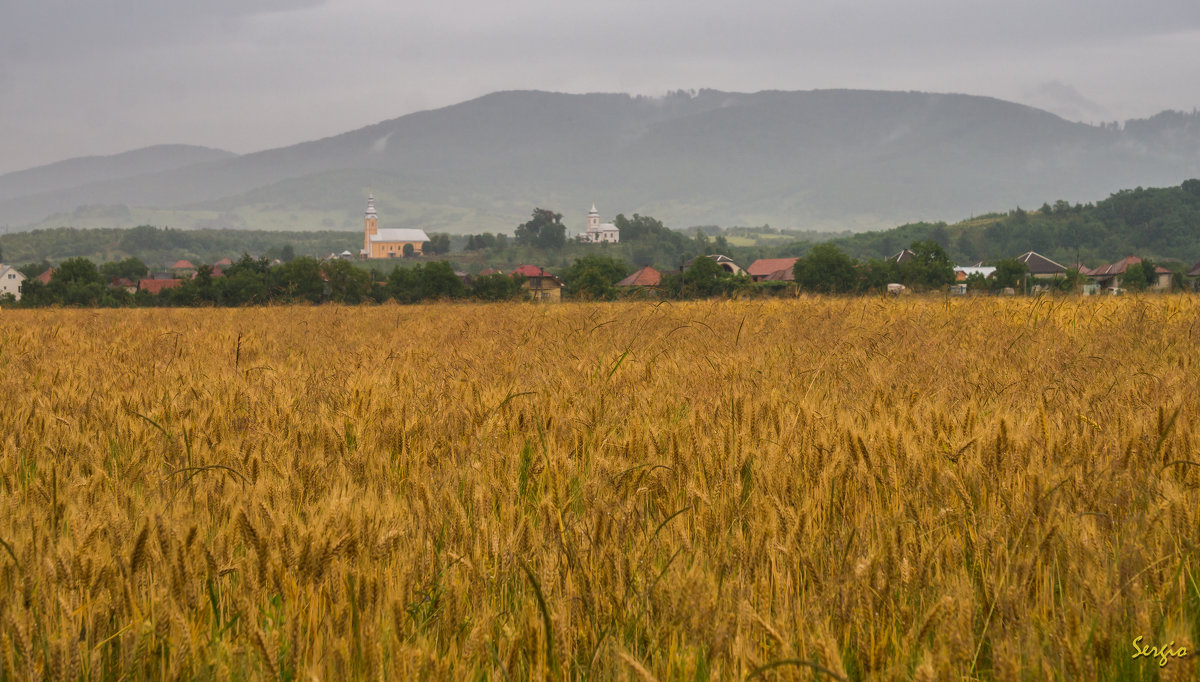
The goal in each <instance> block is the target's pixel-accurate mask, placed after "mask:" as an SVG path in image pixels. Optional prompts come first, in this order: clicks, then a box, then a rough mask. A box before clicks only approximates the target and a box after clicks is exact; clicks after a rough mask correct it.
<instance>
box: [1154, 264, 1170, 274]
mask: <svg viewBox="0 0 1200 682" xmlns="http://www.w3.org/2000/svg"><path fill="white" fill-rule="evenodd" d="M1154 274H1156V275H1169V274H1171V271H1170V270H1168V269H1166V268H1164V267H1163V266H1161V265H1157V266H1155V267H1154Z"/></svg>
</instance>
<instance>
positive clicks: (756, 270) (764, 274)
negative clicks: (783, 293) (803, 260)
mask: <svg viewBox="0 0 1200 682" xmlns="http://www.w3.org/2000/svg"><path fill="white" fill-rule="evenodd" d="M798 260H800V259H799V258H759V259H758V260H756V261H754V262H753V263H751V264H750V267H748V268H746V274H748V275H750V279H751V280H753V281H755V282H764V281H767V280H776V281H778V280H783V281H795V277H794V276H793V277H787V278H786V279H784V277H785V276H786V275H784V274H782V271H785V270H786V271H787V275H790V274H791V272H792V270H793V268H795V267H796V261H798ZM776 274H779V275H780V276H779V277H773V275H776Z"/></svg>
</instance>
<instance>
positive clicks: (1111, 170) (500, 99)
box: [0, 90, 1200, 233]
mask: <svg viewBox="0 0 1200 682" xmlns="http://www.w3.org/2000/svg"><path fill="white" fill-rule="evenodd" d="M1190 177H1200V115H1197V114H1196V113H1194V112H1193V113H1191V114H1182V113H1177V112H1164V113H1162V114H1159V115H1156V116H1154V117H1151V118H1149V119H1142V120H1135V121H1128V122H1126V123H1125V125H1124V126H1120V127H1118V126H1115V125H1110V126H1104V127H1097V126H1092V125H1087V124H1083V123H1072V122H1068V121H1065V120H1063V119H1061V118H1059V117H1057V116H1054V115H1053V114H1050V113H1047V112H1045V111H1041V110H1038V109H1034V108H1031V107H1027V106H1023V105H1019V104H1013V103H1010V102H1004V101H1001V100H996V99H992V98H987V97H976V96H967V95H946V94H928V93H915V92H908V93H905V92H876V91H848V90H823V91H806V92H760V93H755V94H738V93H725V92H717V91H710V90H705V91H700V92H698V93H690V94H689V93H677V94H674V95H669V96H667V97H664V98H647V97H631V96H627V95H618V94H589V95H567V94H554V93H546V92H499V93H494V94H491V95H487V96H484V97H481V98H478V99H475V100H471V101H468V102H464V103H462V104H458V105H454V106H450V107H446V108H443V109H437V110H433V111H425V112H419V113H414V114H410V115H407V116H403V117H400V118H397V119H392V120H389V121H384V122H382V123H378V124H375V125H372V126H367V127H365V128H361V129H359V130H354V131H351V132H347V133H344V134H342V135H337V136H334V137H330V138H325V139H322V140H316V141H312V142H305V143H302V144H297V145H294V146H291V147H285V148H280V149H272V150H268V151H263V152H258V153H254V154H246V155H242V156H237V155H234V154H231V153H229V152H223V151H219V150H212V149H205V148H200V147H189V146H183V145H172V146H159V147H151V148H148V149H144V150H138V151H133V152H128V153H125V154H120V155H116V156H109V157H90V158H86V159H74V160H69V161H64V162H60V163H56V164H52V165H49V166H43V167H40V168H36V169H30V170H26V171H20V172H16V173H9V174H6V175H0V226H7V227H8V229H10V230H11V229H24V228H32V227H56V226H60V225H69V226H76V227H132V226H133V225H136V224H139V223H151V224H156V225H160V226H163V225H170V226H172V227H231V228H259V229H271V228H275V229H301V230H303V229H331V228H332V229H337V228H346V229H358V228H359V226H360V225H361V222H360V220H361V210H362V206H363V204H364V198H365V193H366V191H367V188H371V189H373V190H374V192H375V194H376V196H377V197H378V201H377V204H378V205H379V209H380V213H381V220H382V222H383V223H384V224H386V225H387V226H389V227H421V228H423V229H425V230H426V231H427V232H441V231H446V232H457V233H465V232H483V231H492V232H497V231H500V232H510V233H511V231H512V229H513V228H514V227H515V226H516V225H517V224H518V223H520V222H523V221H524V220H525V219H527V218H528V215H529V213H530V212H531V211H532V210H533V208H534V207H535V206H538V207H545V208H552V209H554V210H557V211H559V212H562V213H564V214H565V221H566V222H567V224H568V226H569V227H571V228H572V229H581V228H582V221H583V216H584V214H585V213H586V211H587V209H588V208H590V206H591V204H592V202H593V201H595V202H596V204H597V207H598V208H600V210H601V212H602V214H604V215H605V216H606V217H611V216H612V215H613V214H615V213H618V212H620V213H625V214H626V215H629V214H632V213H641V214H643V215H653V216H655V217H657V218H659V219H661V220H663V221H664V222H665V223H666V224H668V225H669V226H671V227H676V228H684V227H688V226H692V225H723V226H732V225H762V224H764V223H769V224H770V225H771V226H773V227H780V228H789V229H811V230H843V229H849V230H863V229H881V228H886V227H891V226H893V225H896V224H899V223H903V222H909V221H916V220H930V221H935V220H947V221H953V220H958V219H961V218H965V217H967V216H969V215H972V214H978V213H982V212H988V211H996V210H1006V209H1009V208H1013V207H1015V206H1018V205H1020V206H1023V207H1027V208H1036V207H1037V206H1040V205H1041V204H1042V203H1043V202H1046V201H1049V202H1053V201H1054V200H1055V199H1060V198H1061V199H1067V200H1068V201H1071V202H1077V201H1093V200H1098V199H1102V198H1104V197H1106V196H1107V195H1108V194H1109V193H1111V192H1115V191H1117V190H1120V189H1124V188H1130V187H1135V186H1165V185H1177V184H1179V183H1180V182H1181V181H1183V180H1184V179H1187V178H1190Z"/></svg>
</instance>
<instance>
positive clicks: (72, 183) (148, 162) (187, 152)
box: [0, 144, 237, 201]
mask: <svg viewBox="0 0 1200 682" xmlns="http://www.w3.org/2000/svg"><path fill="white" fill-rule="evenodd" d="M235 156H237V155H236V154H234V153H233V152H227V151H224V150H221V149H211V148H209V147H196V146H192V145H182V144H164V145H157V146H153V147H145V148H143V149H136V150H134V151H130V152H124V153H121V154H113V155H111V156H86V157H80V158H76V159H67V160H66V161H59V162H57V163H52V164H48V165H45V166H38V167H37V168H30V169H28V170H22V171H15V172H12V173H5V174H4V175H0V201H4V200H6V199H12V198H15V197H21V196H25V195H29V194H43V193H46V192H51V191H54V190H58V189H65V188H69V187H78V186H80V185H89V184H92V183H94V182H99V181H103V180H113V179H125V178H131V177H134V176H137V175H142V174H144V173H159V172H162V171H166V170H171V169H175V168H183V167H185V166H192V165H195V164H198V163H208V162H210V161H217V160H221V159H229V158H233V157H235Z"/></svg>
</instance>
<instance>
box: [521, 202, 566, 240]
mask: <svg viewBox="0 0 1200 682" xmlns="http://www.w3.org/2000/svg"><path fill="white" fill-rule="evenodd" d="M516 241H517V244H518V245H519V246H533V247H536V248H539V249H561V248H562V247H563V245H564V244H565V243H566V241H567V228H566V226H565V225H563V224H562V214H561V213H555V212H554V211H551V210H549V209H544V208H535V209H534V210H533V215H532V217H531V218H530V220H529V221H528V222H525V223H522V224H520V225H518V226H517V230H516Z"/></svg>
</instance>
